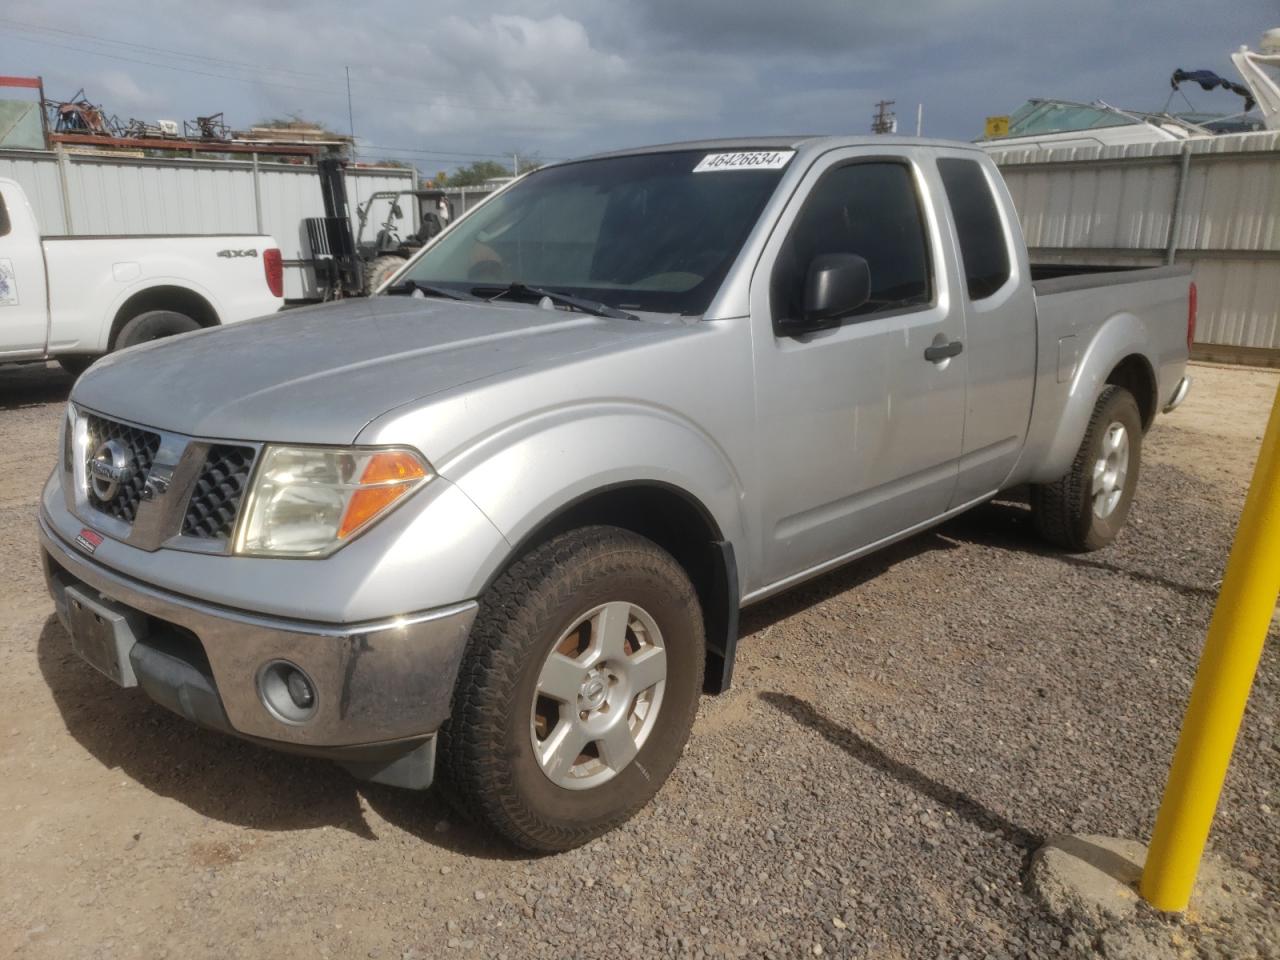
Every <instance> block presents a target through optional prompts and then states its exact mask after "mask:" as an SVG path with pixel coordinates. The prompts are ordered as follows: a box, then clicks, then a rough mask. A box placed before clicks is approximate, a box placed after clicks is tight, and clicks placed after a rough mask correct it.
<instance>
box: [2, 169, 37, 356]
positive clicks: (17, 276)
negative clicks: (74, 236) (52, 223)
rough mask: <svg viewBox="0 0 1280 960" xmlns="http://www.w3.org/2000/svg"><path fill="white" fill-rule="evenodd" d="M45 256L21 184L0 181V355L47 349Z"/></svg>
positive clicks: (33, 354)
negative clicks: (18, 185)
mask: <svg viewBox="0 0 1280 960" xmlns="http://www.w3.org/2000/svg"><path fill="white" fill-rule="evenodd" d="M45 303H46V301H45V280H44V256H43V254H42V253H41V251H40V236H39V234H38V233H37V232H36V225H35V217H34V216H33V215H32V213H31V207H30V206H29V205H28V204H27V199H26V197H25V196H23V194H22V192H21V191H20V190H18V189H17V187H16V186H15V185H14V184H12V183H9V182H0V357H4V358H6V359H7V358H15V359H16V358H18V357H24V356H39V355H42V354H43V353H44V348H45V338H46V336H47V335H48V313H47V312H46V306H45Z"/></svg>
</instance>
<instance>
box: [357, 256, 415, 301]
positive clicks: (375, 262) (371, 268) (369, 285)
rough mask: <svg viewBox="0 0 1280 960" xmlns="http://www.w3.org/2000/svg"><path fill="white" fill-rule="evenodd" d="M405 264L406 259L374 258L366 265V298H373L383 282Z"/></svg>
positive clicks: (391, 257) (392, 257) (393, 257)
mask: <svg viewBox="0 0 1280 960" xmlns="http://www.w3.org/2000/svg"><path fill="white" fill-rule="evenodd" d="M404 264H405V259H404V257H395V256H390V255H388V256H382V257H374V258H373V259H372V260H370V261H369V262H368V263H366V264H365V265H364V292H365V296H372V295H373V291H375V290H377V289H378V287H379V286H381V284H382V281H383V280H385V279H387V277H389V276H391V274H393V273H395V272H396V271H397V270H399V269H400V268H401V267H403V266H404Z"/></svg>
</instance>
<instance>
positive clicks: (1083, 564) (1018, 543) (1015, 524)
mask: <svg viewBox="0 0 1280 960" xmlns="http://www.w3.org/2000/svg"><path fill="white" fill-rule="evenodd" d="M1020 493H1021V491H1012V492H1011V493H1010V494H1005V495H1002V496H1001V498H1000V499H998V500H992V501H990V502H988V503H984V504H983V505H982V506H979V507H975V508H974V509H972V510H970V511H968V512H966V513H962V514H961V515H960V516H958V517H955V518H954V519H952V520H949V521H947V522H946V523H944V524H943V525H942V526H940V527H938V529H937V535H938V536H940V537H942V538H944V539H948V540H951V541H953V542H955V541H963V542H965V543H972V544H976V545H978V546H986V547H994V548H996V549H1001V550H1014V551H1018V552H1020V553H1033V554H1036V555H1038V556H1043V557H1050V558H1052V559H1054V560H1056V561H1058V562H1059V563H1062V564H1065V565H1067V566H1069V567H1077V568H1081V569H1087V570H1101V571H1105V572H1107V573H1114V574H1119V575H1120V576H1123V577H1128V578H1129V579H1131V580H1138V581H1141V582H1142V583H1147V584H1151V585H1153V586H1158V587H1163V588H1165V589H1167V590H1172V591H1174V592H1175V593H1181V594H1184V595H1186V596H1190V597H1202V598H1203V597H1208V598H1214V597H1216V596H1217V595H1218V592H1217V591H1216V590H1214V589H1212V588H1210V587H1204V586H1200V585H1198V584H1192V583H1183V582H1181V581H1179V580H1173V579H1171V578H1169V577H1164V576H1160V575H1159V574H1155V573H1151V572H1148V571H1145V570H1138V569H1134V568H1132V567H1128V566H1125V565H1123V564H1121V563H1116V562H1113V561H1111V560H1101V559H1095V558H1096V557H1113V556H1115V555H1116V553H1115V551H1114V550H1113V549H1111V548H1107V549H1104V550H1102V551H1099V552H1098V553H1095V554H1079V553H1067V552H1066V551H1064V550H1060V549H1058V548H1057V547H1053V546H1050V545H1049V544H1046V543H1045V542H1044V541H1043V540H1041V539H1040V536H1039V534H1037V533H1036V531H1035V527H1034V525H1033V523H1032V520H1031V506H1030V504H1029V503H1028V502H1027V500H1026V497H1025V494H1022V495H1020ZM1125 536H1133V533H1132V531H1127V532H1126V533H1122V534H1121V539H1119V540H1117V541H1116V543H1117V545H1119V544H1122V543H1123V542H1124V537H1125Z"/></svg>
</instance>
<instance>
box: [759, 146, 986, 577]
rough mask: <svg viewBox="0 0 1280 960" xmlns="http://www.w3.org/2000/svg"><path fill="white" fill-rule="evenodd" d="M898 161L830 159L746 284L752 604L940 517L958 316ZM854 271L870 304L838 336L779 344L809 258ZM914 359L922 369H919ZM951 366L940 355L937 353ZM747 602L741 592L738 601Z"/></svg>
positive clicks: (924, 182)
mask: <svg viewBox="0 0 1280 960" xmlns="http://www.w3.org/2000/svg"><path fill="white" fill-rule="evenodd" d="M927 159H928V158H927V157H925V156H924V155H919V156H918V155H917V153H916V151H913V150H912V149H910V148H902V149H901V150H900V151H898V152H894V153H891V154H886V153H884V152H878V151H873V150H871V149H870V148H863V149H861V150H846V151H838V152H835V153H833V154H828V155H827V156H826V157H823V158H821V159H819V160H818V161H817V162H816V163H815V164H814V167H813V168H812V169H811V170H810V171H809V172H808V174H807V175H806V178H805V180H804V182H803V184H802V186H801V188H800V189H799V190H798V191H797V192H796V197H795V199H793V201H792V204H791V205H790V206H789V207H788V209H787V211H786V212H785V213H784V214H783V216H782V219H781V221H780V223H779V227H778V229H777V230H776V231H775V232H774V235H773V236H772V237H771V239H770V241H769V244H768V245H767V246H766V249H765V253H764V255H763V257H762V258H761V263H760V265H759V267H758V268H757V270H756V272H755V275H754V277H753V280H752V290H751V314H752V316H751V323H752V336H753V344H754V358H755V367H756V377H755V379H756V388H757V403H756V419H757V424H758V430H759V438H760V450H761V458H760V463H759V464H758V477H759V482H758V484H757V489H758V492H759V496H760V511H761V520H762V528H761V533H760V541H761V544H760V552H761V556H760V557H759V558H758V560H759V565H758V566H757V567H756V569H759V570H761V575H762V578H761V581H760V582H759V583H757V584H753V585H750V586H749V592H756V593H760V592H763V591H765V590H768V589H772V588H775V587H777V586H779V585H782V584H785V583H786V582H787V581H788V580H790V579H797V578H799V577H801V576H803V575H804V574H806V573H808V572H811V571H813V570H815V569H816V568H819V567H822V566H824V565H828V564H831V563H832V562H834V561H838V560H839V559H840V558H843V557H846V556H848V555H849V554H851V553H853V552H856V551H859V550H861V549H863V548H866V547H869V546H871V545H873V544H875V543H877V542H879V541H881V540H884V539H886V538H889V537H892V536H893V535H895V534H897V533H900V532H902V531H904V530H906V529H908V528H910V527H913V526H915V525H917V524H921V523H924V522H926V521H929V520H932V519H934V518H935V517H937V516H939V515H940V514H942V513H944V512H945V511H946V510H947V508H948V505H949V504H950V502H951V499H952V495H953V493H954V491H955V486H956V475H957V471H958V463H959V457H960V452H961V446H962V442H963V434H964V417H965V378H966V368H967V358H966V356H965V354H964V353H963V352H960V353H958V354H955V355H952V356H942V357H939V356H938V353H939V351H938V350H937V349H934V350H930V348H931V347H932V348H937V347H939V346H943V345H951V346H952V347H953V348H954V347H956V346H960V347H962V345H963V341H964V313H963V308H962V306H961V305H960V304H959V303H958V301H957V299H956V297H955V296H954V295H953V292H952V291H953V288H954V285H955V279H954V277H953V276H951V275H950V273H949V272H948V269H947V266H946V265H947V263H948V258H947V256H946V253H945V251H944V247H943V243H942V240H941V239H940V237H941V234H940V230H939V224H938V222H937V218H936V216H935V215H934V212H933V210H932V208H931V207H930V206H929V203H928V202H927V199H926V198H928V197H929V196H931V195H936V193H937V191H938V190H939V189H940V185H939V184H938V182H937V174H936V169H934V168H933V166H932V164H927V165H926V161H927ZM826 253H853V254H857V255H858V256H861V257H863V258H864V259H866V260H867V262H868V264H869V266H870V272H871V299H870V301H869V302H868V303H867V304H866V305H865V306H864V307H863V308H862V309H861V310H859V311H857V312H856V313H855V314H854V315H852V316H850V317H848V318H847V319H845V320H844V321H843V322H842V323H841V325H840V326H838V327H835V328H833V329H827V330H822V331H818V332H814V333H809V334H804V335H801V336H785V335H780V334H779V332H778V330H777V329H776V327H775V320H776V318H778V317H787V316H791V315H793V314H794V311H796V310H798V309H799V303H800V297H801V296H802V290H803V284H804V277H805V276H806V273H807V270H808V265H809V263H810V262H812V260H813V258H814V257H816V256H819V255H821V254H826ZM926 351H929V354H930V357H926ZM941 352H943V353H950V352H952V351H951V350H945V351H941ZM752 587H754V590H752V589H751V588H752Z"/></svg>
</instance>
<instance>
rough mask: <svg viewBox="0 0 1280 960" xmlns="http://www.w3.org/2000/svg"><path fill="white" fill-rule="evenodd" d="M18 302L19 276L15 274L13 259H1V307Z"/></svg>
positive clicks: (11, 305)
mask: <svg viewBox="0 0 1280 960" xmlns="http://www.w3.org/2000/svg"><path fill="white" fill-rule="evenodd" d="M17 304H18V278H17V277H15V276H14V275H13V261H12V260H0V307H13V306H17Z"/></svg>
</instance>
